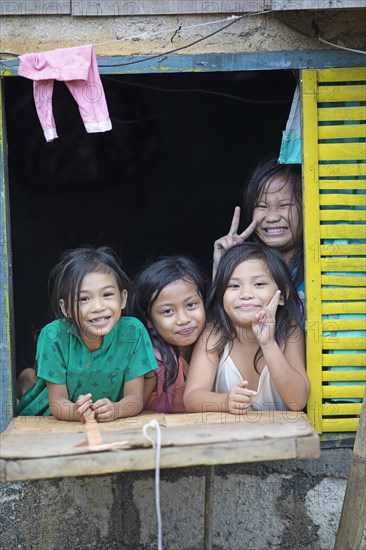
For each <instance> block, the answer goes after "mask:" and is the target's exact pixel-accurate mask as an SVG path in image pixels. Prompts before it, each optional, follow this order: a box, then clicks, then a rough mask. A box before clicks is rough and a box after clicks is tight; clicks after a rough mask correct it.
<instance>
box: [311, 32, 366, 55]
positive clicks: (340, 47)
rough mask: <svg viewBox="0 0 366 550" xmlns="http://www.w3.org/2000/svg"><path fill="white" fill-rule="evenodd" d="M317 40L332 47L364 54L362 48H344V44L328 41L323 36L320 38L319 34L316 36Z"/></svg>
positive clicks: (365, 53)
mask: <svg viewBox="0 0 366 550" xmlns="http://www.w3.org/2000/svg"><path fill="white" fill-rule="evenodd" d="M318 40H320V42H324V44H328V46H333V48H339V49H340V50H346V51H347V52H354V53H363V55H366V52H364V51H363V50H354V49H353V48H346V46H338V44H334V43H333V42H328V40H324V38H320V36H318Z"/></svg>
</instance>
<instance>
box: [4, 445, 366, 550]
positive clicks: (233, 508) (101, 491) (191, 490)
mask: <svg viewBox="0 0 366 550" xmlns="http://www.w3.org/2000/svg"><path fill="white" fill-rule="evenodd" d="M350 459H351V450H350V449H326V450H323V451H322V454H321V457H320V459H318V460H303V461H295V460H293V461H279V462H267V463H257V464H246V465H231V466H225V467H224V466H222V467H217V468H216V469H215V497H214V500H215V505H214V548H215V549H225V550H227V549H230V550H241V549H247V550H267V549H268V550H269V549H272V550H287V549H288V550H305V549H311V550H330V549H332V548H333V545H334V541H335V536H336V532H337V528H338V522H339V517H340V513H341V509H342V503H343V497H344V491H345V487H346V483H347V476H348V473H349V464H350ZM0 490H1V494H2V496H1V501H0V512H1V516H2V518H3V521H2V528H1V533H0V547H1V548H2V549H3V550H13V549H14V550H15V549H23V550H33V549H34V550H36V549H37V550H38V549H41V550H53V549H55V550H56V548H70V549H72V550H86V549H93V548H98V549H100V548H103V549H104V550H112V549H117V548H118V549H119V550H121V549H123V548H133V549H134V550H135V549H141V550H142V549H146V550H147V549H150V548H151V549H153V548H156V547H157V543H156V533H157V528H156V516H155V497H154V472H152V471H149V472H144V473H128V474H118V475H113V476H99V477H84V478H66V479H55V480H51V481H35V482H25V483H6V484H2V485H0ZM161 503H162V521H163V531H164V534H163V537H164V538H163V543H164V548H165V549H169V550H199V549H200V548H202V545H201V543H202V539H203V509H204V469H203V468H201V467H197V468H189V469H188V468H187V469H180V470H162V471H161ZM362 549H366V532H365V536H364V539H363V544H362ZM345 550H346V549H345ZM349 550H350V549H349Z"/></svg>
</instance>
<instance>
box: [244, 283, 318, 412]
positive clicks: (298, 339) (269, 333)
mask: <svg viewBox="0 0 366 550" xmlns="http://www.w3.org/2000/svg"><path fill="white" fill-rule="evenodd" d="M280 296H281V293H280V291H277V292H276V294H275V295H274V297H273V298H272V300H271V302H270V303H269V304H268V306H267V307H266V308H264V309H263V310H262V312H261V313H260V314H259V315H258V320H257V322H256V323H253V325H252V328H253V332H254V334H255V335H256V337H257V340H258V342H259V344H260V346H261V348H262V352H263V356H264V362H265V364H266V365H267V368H268V370H269V372H270V375H271V379H272V382H273V384H274V386H275V388H276V390H277V391H278V393H279V395H280V397H281V398H282V400H283V401H284V402H285V403H286V405H287V407H288V408H289V409H290V410H292V411H300V410H302V409H303V408H304V407H305V405H306V401H307V398H308V394H309V380H308V377H307V375H306V370H305V343H304V335H303V332H302V330H301V329H300V328H296V329H295V331H294V332H293V333H292V335H291V337H290V339H289V340H288V341H287V342H286V346H285V350H284V352H283V351H282V350H281V348H280V347H279V345H278V344H277V342H276V340H275V338H274V332H275V323H276V321H275V319H276V310H277V307H278V303H279V300H280ZM289 322H291V321H290V320H289Z"/></svg>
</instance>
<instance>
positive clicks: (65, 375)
mask: <svg viewBox="0 0 366 550" xmlns="http://www.w3.org/2000/svg"><path fill="white" fill-rule="evenodd" d="M129 286H130V283H129V279H128V277H127V275H126V274H125V273H124V271H123V270H122V269H121V267H120V266H119V263H118V260H117V258H116V257H115V255H114V253H113V251H112V250H111V249H109V248H107V247H99V248H93V247H84V248H78V249H74V250H70V251H67V252H65V253H64V254H63V255H62V257H61V259H60V261H59V262H58V264H57V265H56V266H55V267H54V268H53V270H52V272H51V276H50V287H51V288H52V291H51V296H50V298H51V306H52V310H53V314H54V317H55V320H54V321H53V322H51V323H49V324H48V325H46V326H45V327H44V328H43V329H42V331H41V333H40V335H39V338H38V342H37V354H36V362H37V367H38V370H37V380H36V382H35V384H34V385H33V386H32V387H31V388H30V389H29V390H28V391H27V392H26V393H25V394H24V395H23V397H22V398H21V400H20V403H19V407H18V415H24V416H36V415H45V416H46V415H53V416H55V417H56V418H58V419H60V420H71V421H72V420H74V421H75V420H76V421H77V420H83V418H84V417H85V416H90V417H92V418H95V419H96V420H97V421H98V422H110V421H112V420H115V419H117V418H123V417H128V416H134V415H136V414H138V413H139V412H140V411H141V410H142V407H143V390H144V375H145V374H146V373H148V372H150V371H152V370H155V369H156V368H157V363H156V359H155V356H154V353H153V348H152V344H151V340H150V337H149V335H148V333H147V331H146V329H145V328H144V326H143V325H142V323H141V322H140V321H139V320H138V319H136V318H134V317H126V316H121V312H123V310H124V309H125V307H126V302H127V293H128V288H129Z"/></svg>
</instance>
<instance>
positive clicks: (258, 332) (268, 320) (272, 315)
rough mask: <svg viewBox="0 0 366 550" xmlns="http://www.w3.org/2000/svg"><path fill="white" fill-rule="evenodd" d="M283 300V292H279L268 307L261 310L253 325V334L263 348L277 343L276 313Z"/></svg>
mask: <svg viewBox="0 0 366 550" xmlns="http://www.w3.org/2000/svg"><path fill="white" fill-rule="evenodd" d="M280 300H281V291H280V290H277V291H276V293H275V295H274V296H273V298H272V299H271V301H270V302H269V304H268V306H266V307H264V308H263V309H261V311H260V312H259V313H258V314H257V316H256V320H255V321H254V322H253V323H252V329H253V332H254V334H255V336H256V338H257V340H258V343H259V344H260V345H261V346H265V345H267V344H272V343H273V342H274V341H275V328H276V311H277V308H278V304H279V303H280Z"/></svg>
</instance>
